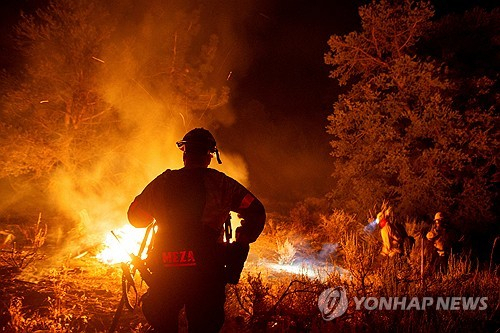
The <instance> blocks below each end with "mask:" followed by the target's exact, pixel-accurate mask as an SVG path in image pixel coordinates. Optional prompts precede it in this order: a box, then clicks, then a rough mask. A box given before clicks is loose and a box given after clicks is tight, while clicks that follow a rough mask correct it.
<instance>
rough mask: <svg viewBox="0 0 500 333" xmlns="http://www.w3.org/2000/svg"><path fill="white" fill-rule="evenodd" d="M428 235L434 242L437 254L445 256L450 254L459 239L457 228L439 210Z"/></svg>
mask: <svg viewBox="0 0 500 333" xmlns="http://www.w3.org/2000/svg"><path fill="white" fill-rule="evenodd" d="M426 237H427V239H428V240H429V241H431V242H432V243H433V245H434V247H435V248H436V251H437V254H438V255H439V256H440V257H445V258H447V257H448V256H449V254H450V253H451V251H452V248H453V246H454V245H455V244H456V243H457V242H458V240H459V234H458V232H457V230H455V229H454V228H452V227H451V226H450V224H449V222H448V221H447V220H446V219H445V215H444V214H443V213H442V212H437V213H436V215H435V216H434V224H433V225H432V227H431V230H430V231H429V232H428V233H427V235H426Z"/></svg>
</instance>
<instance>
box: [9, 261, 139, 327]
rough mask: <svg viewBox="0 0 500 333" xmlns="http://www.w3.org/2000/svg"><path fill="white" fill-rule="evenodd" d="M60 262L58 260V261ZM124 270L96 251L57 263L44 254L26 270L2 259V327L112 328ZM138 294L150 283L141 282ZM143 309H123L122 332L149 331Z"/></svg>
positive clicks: (121, 317) (120, 323)
mask: <svg viewBox="0 0 500 333" xmlns="http://www.w3.org/2000/svg"><path fill="white" fill-rule="evenodd" d="M56 261H57V260H56ZM121 279H122V271H121V268H120V266H119V265H113V266H110V265H106V264H103V263H101V262H99V261H98V260H97V259H96V258H95V257H93V256H91V255H85V256H83V257H81V258H79V259H70V260H65V261H64V262H63V261H59V263H58V264H57V263H55V262H54V259H53V258H52V259H48V258H45V259H41V260H37V261H36V262H33V263H32V264H31V265H30V266H28V267H27V268H25V269H24V270H22V271H20V270H16V269H13V268H12V267H9V266H7V265H2V264H0V300H1V301H0V307H1V308H0V331H2V332H35V331H38V332H108V330H109V328H110V326H111V323H112V321H113V317H114V315H115V312H116V309H117V306H118V304H119V302H120V299H121ZM137 287H138V289H139V294H141V293H144V292H145V289H146V287H145V286H142V285H141V283H140V281H137ZM146 329H147V322H146V320H145V318H144V317H143V315H142V313H141V312H140V310H139V309H136V310H135V311H130V310H128V309H124V310H123V312H122V313H121V316H120V319H119V322H118V325H117V329H116V331H117V332H144V331H146Z"/></svg>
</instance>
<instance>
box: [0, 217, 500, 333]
mask: <svg viewBox="0 0 500 333" xmlns="http://www.w3.org/2000/svg"><path fill="white" fill-rule="evenodd" d="M320 221H321V224H318V230H316V232H314V233H310V234H302V235H300V234H298V233H297V231H296V230H297V229H295V228H293V226H292V227H288V228H283V227H282V226H283V223H285V222H286V221H281V222H280V223H274V225H271V227H268V229H267V230H266V232H265V233H264V234H263V236H261V237H260V238H259V240H258V241H257V242H256V243H255V244H252V246H251V252H250V255H249V261H248V262H247V264H246V267H245V270H244V272H243V274H242V278H241V280H240V283H239V284H238V285H236V286H228V287H227V301H226V314H227V318H226V323H225V325H224V328H223V332H334V331H342V332H358V331H366V332H388V331H397V332H437V331H439V332H457V331H467V332H488V331H492V332H495V329H498V327H500V319H499V316H500V313H499V298H500V291H499V289H498V286H499V285H500V278H499V274H498V273H499V271H498V267H496V266H495V267H492V268H491V269H485V270H482V269H478V265H477V264H476V263H475V261H474V260H473V259H471V258H470V257H468V256H459V255H454V256H452V257H451V258H450V260H449V262H448V265H447V267H446V270H444V271H442V272H436V271H435V270H433V267H432V266H431V265H427V266H426V270H425V271H424V273H425V274H424V275H423V276H422V271H421V269H420V268H421V259H422V256H421V255H422V253H424V256H427V252H421V251H420V249H419V247H418V246H416V247H415V248H414V251H413V252H412V255H410V256H408V257H401V258H391V259H387V258H385V257H381V256H380V254H379V253H380V247H381V244H380V240H379V239H378V237H377V235H376V233H375V234H374V235H369V234H366V233H363V231H362V228H360V227H359V226H360V224H359V223H358V222H357V221H356V219H355V218H354V217H353V216H349V215H346V214H344V213H342V212H334V213H333V214H331V215H328V216H327V215H320V217H319V219H318V223H320ZM339 223H340V224H341V225H340V226H338V225H337V224H339ZM318 232H323V233H327V234H326V235H323V236H322V237H323V238H322V239H323V241H330V242H333V241H336V242H338V244H339V245H338V251H337V253H336V255H335V256H329V257H325V258H323V259H324V260H325V263H326V264H328V265H330V267H332V266H333V265H338V266H341V267H343V268H345V269H347V270H348V271H349V273H348V274H342V272H341V271H336V270H330V271H329V272H328V274H326V277H325V275H323V276H320V275H318V276H317V277H314V276H311V275H306V274H301V273H300V272H296V273H290V272H286V271H277V270H276V269H275V268H273V267H274V266H270V265H269V263H274V264H275V265H280V264H281V266H283V267H285V266H286V267H288V268H290V267H293V265H292V264H293V263H294V260H295V259H296V258H297V256H299V255H300V256H302V258H303V257H304V256H305V255H309V256H310V258H314V259H315V260H314V261H313V260H311V262H313V263H314V264H318V263H319V260H318V256H317V255H315V254H314V253H315V252H314V246H310V247H309V248H308V249H307V250H303V249H302V248H301V247H307V246H309V245H310V244H313V243H314V240H313V239H312V238H314V239H316V240H317V238H318V235H317V233H318ZM331 232H332V233H334V234H333V235H329V234H328V233H331ZM411 233H412V234H413V235H416V236H418V230H417V228H416V227H415V230H412V232H411ZM35 234H36V233H35ZM418 244H419V243H418V240H417V245H418ZM311 253H312V254H311ZM316 254H317V253H316ZM0 279H1V289H0V296H1V297H0V300H1V301H0V306H1V308H0V327H3V331H5V332H15V333H17V332H36V331H38V332H107V330H108V329H109V327H110V325H111V322H112V319H113V315H114V313H115V310H116V306H117V305H118V302H119V299H120V296H121V294H120V287H121V270H120V268H119V266H108V265H105V264H102V263H100V262H98V261H97V260H96V259H95V258H94V257H93V256H92V253H89V254H87V255H86V256H83V257H81V258H79V259H68V258H65V259H64V260H61V259H60V258H59V259H54V258H52V259H51V258H49V257H40V259H38V260H36V261H33V262H32V263H31V265H29V267H24V268H23V269H22V271H21V272H19V271H12V270H9V269H7V263H6V262H3V264H2V266H1V267H0ZM422 282H424V283H422ZM336 286H343V287H344V288H345V290H346V291H347V294H348V298H349V300H350V304H349V307H348V310H347V312H346V313H345V314H344V315H343V316H341V317H339V318H336V319H334V320H332V321H324V320H323V319H322V317H321V314H320V312H319V310H318V307H317V301H318V295H319V294H320V293H321V292H322V291H323V290H325V289H326V288H330V287H336ZM145 290H146V288H145V287H144V286H143V288H142V289H140V291H139V293H140V294H142V293H144V292H145ZM370 296H374V297H379V296H401V297H404V296H406V297H413V296H416V297H424V296H426V297H439V296H442V297H446V296H458V297H467V296H472V297H479V296H480V297H488V301H487V304H488V308H487V309H486V310H484V311H479V310H476V311H464V310H457V311H442V310H441V311H438V310H435V309H434V310H433V309H429V310H428V311H418V310H411V311H402V310H386V311H382V310H373V311H367V310H361V311H358V310H356V309H355V304H354V302H353V298H354V297H358V298H360V297H370ZM147 327H148V325H147V322H146V320H145V318H144V317H143V316H142V314H141V313H140V311H139V310H135V311H134V312H130V311H127V310H124V312H123V314H122V317H121V319H120V321H119V325H118V328H117V331H118V332H137V333H141V332H145V331H146V330H147ZM182 331H183V330H181V332H182ZM184 331H185V327H184Z"/></svg>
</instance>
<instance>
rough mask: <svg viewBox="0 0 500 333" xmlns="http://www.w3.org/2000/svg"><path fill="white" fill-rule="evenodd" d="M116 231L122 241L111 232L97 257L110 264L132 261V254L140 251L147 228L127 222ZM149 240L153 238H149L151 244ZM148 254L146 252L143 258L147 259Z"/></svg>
mask: <svg viewBox="0 0 500 333" xmlns="http://www.w3.org/2000/svg"><path fill="white" fill-rule="evenodd" d="M114 233H115V235H116V236H117V237H118V238H119V239H120V242H118V240H117V239H116V238H115V237H114V236H113V234H112V233H111V232H110V233H109V234H108V235H106V239H105V240H104V249H103V250H102V251H101V252H100V253H98V254H97V255H96V258H97V259H99V260H100V261H101V262H103V263H106V264H109V265H112V264H117V263H121V262H127V261H130V254H137V253H138V252H139V249H140V246H141V243H142V241H143V239H144V234H145V233H146V229H145V228H134V227H133V226H131V225H130V224H125V225H124V226H123V227H121V228H119V229H117V230H114ZM149 241H151V240H150V239H149V240H148V243H147V245H149ZM146 256H147V254H146V253H144V254H143V255H142V259H145V257H146Z"/></svg>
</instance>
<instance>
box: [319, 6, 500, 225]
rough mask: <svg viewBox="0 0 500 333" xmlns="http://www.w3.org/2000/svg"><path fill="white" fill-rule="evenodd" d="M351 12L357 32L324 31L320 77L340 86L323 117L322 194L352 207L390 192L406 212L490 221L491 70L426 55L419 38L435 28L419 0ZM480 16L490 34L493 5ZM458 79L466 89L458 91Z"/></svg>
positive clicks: (493, 166)
mask: <svg viewBox="0 0 500 333" xmlns="http://www.w3.org/2000/svg"><path fill="white" fill-rule="evenodd" d="M359 14H360V17H361V25H362V29H361V31H359V32H351V33H350V34H348V35H346V36H335V35H334V36H332V37H331V38H330V40H329V46H330V48H331V51H330V52H328V53H327V54H326V55H325V62H326V63H327V64H329V65H332V66H333V70H332V71H331V74H330V76H331V77H332V78H336V79H338V80H339V82H340V84H341V85H347V84H348V83H349V84H350V90H349V91H348V92H347V93H345V94H343V95H341V96H339V99H338V101H337V102H336V103H335V104H334V109H333V113H332V114H331V115H330V116H329V118H328V119H329V122H330V124H329V126H328V133H330V134H331V135H332V137H333V139H332V141H331V146H332V148H333V151H332V156H333V157H334V158H335V162H334V172H333V176H334V177H335V179H336V180H337V186H336V189H335V191H334V192H332V193H331V197H332V199H334V200H336V201H337V202H338V203H340V204H344V207H345V208H347V209H351V210H354V211H356V212H366V211H368V210H369V209H370V208H372V207H373V206H374V204H375V203H376V202H381V201H382V200H383V199H390V200H393V201H394V202H396V203H397V208H399V210H400V211H401V212H402V213H403V214H408V215H410V216H420V215H424V214H429V213H432V212H435V211H437V210H449V211H453V212H454V213H455V214H454V216H455V217H456V218H457V219H461V218H462V219H465V220H466V221H474V220H478V219H483V220H484V219H488V220H491V219H492V216H491V208H492V205H493V202H494V201H493V200H494V197H495V195H496V194H495V193H496V192H495V189H494V188H493V185H494V174H495V173H496V172H497V160H496V157H495V156H496V155H497V154H496V153H495V149H496V148H495V146H496V144H495V143H497V141H496V140H497V134H498V132H497V130H496V129H495V127H494V124H495V122H496V121H498V116H497V114H496V113H495V103H496V102H495V97H494V96H495V94H496V96H498V83H496V74H494V71H486V70H484V71H479V72H478V71H475V72H473V71H469V70H468V71H459V70H457V69H456V68H455V67H454V66H455V65H456V63H453V62H452V61H450V60H451V59H452V57H445V58H439V59H438V58H432V57H429V56H428V55H429V52H428V51H429V43H430V42H429V40H430V39H432V38H428V37H430V36H433V35H432V34H431V32H434V33H435V32H436V31H437V27H438V26H439V24H438V23H433V22H432V21H431V19H432V17H433V15H434V12H433V9H432V7H431V5H430V4H429V3H428V2H423V1H418V2H412V1H395V2H393V1H385V0H382V1H373V2H372V3H371V4H369V5H366V6H363V7H360V9H359ZM481 15H483V19H484V17H488V16H489V17H490V18H489V19H488V20H477V22H483V24H482V29H483V30H488V29H489V30H490V31H498V30H495V29H498V28H494V27H495V26H494V25H493V24H492V23H491V22H492V21H493V20H494V19H493V18H494V17H497V16H498V13H497V12H492V13H491V14H488V13H482V14H481ZM470 17H471V15H469V18H470ZM470 21H472V22H473V21H474V20H470ZM488 22H489V23H488ZM442 25H443V23H441V27H440V29H441V31H443V27H442ZM444 25H446V24H444ZM477 26H478V25H475V26H474V25H473V24H471V25H470V26H469V28H471V29H473V27H474V28H477ZM448 31H449V30H448ZM438 35H439V34H438ZM494 35H495V33H494V32H493V33H491V34H489V35H488V36H490V37H491V39H489V40H487V43H486V44H489V45H493V44H492V43H493V39H492V38H493V36H494ZM434 36H436V35H434ZM447 37H451V36H450V35H447ZM461 37H462V35H457V36H455V37H454V39H453V40H455V41H456V40H457V38H461ZM426 38H427V41H426V43H427V44H425V43H423V40H425V39H426ZM431 45H434V46H436V43H434V44H432V43H431ZM446 46H447V47H448V49H447V52H449V53H448V54H451V52H452V50H453V45H452V44H451V43H449V44H447V45H446ZM439 50H443V49H442V48H439ZM426 51H427V52H426ZM474 53H480V51H478V50H475V51H474ZM497 61H498V60H497ZM482 66H483V68H485V67H488V65H486V64H482ZM490 68H491V67H490ZM452 74H453V75H452ZM466 82H469V83H470V82H475V84H474V85H475V87H474V88H473V87H469V89H465V88H467V87H466V85H465V84H466ZM464 89H465V90H464ZM464 91H467V94H469V95H464ZM464 98H465V100H464ZM496 98H498V97H496ZM474 101H475V102H474ZM477 101H481V102H480V103H479V102H477Z"/></svg>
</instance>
